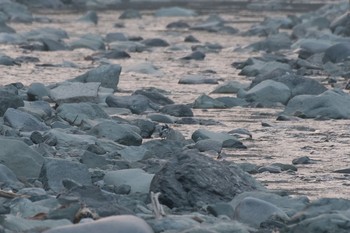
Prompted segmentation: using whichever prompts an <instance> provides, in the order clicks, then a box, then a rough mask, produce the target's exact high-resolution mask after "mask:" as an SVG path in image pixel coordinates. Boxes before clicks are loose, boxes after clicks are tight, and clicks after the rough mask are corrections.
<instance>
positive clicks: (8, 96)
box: [0, 88, 24, 116]
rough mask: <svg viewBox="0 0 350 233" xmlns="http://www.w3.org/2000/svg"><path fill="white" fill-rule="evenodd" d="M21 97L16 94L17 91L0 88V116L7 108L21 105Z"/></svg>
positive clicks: (22, 103) (22, 104)
mask: <svg viewBox="0 0 350 233" xmlns="http://www.w3.org/2000/svg"><path fill="white" fill-rule="evenodd" d="M23 106H24V102H23V99H22V98H21V97H20V96H18V95H17V91H15V92H12V91H9V90H6V89H5V88H1V89H0V116H3V115H4V113H5V112H6V110H7V109H8V108H15V109H16V108H18V107H23Z"/></svg>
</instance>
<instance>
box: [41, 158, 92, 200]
mask: <svg viewBox="0 0 350 233" xmlns="http://www.w3.org/2000/svg"><path fill="white" fill-rule="evenodd" d="M39 179H40V180H41V182H42V183H43V185H44V188H45V189H46V190H52V191H54V192H56V193H59V192H62V191H63V190H64V186H63V184H62V181H63V180H65V179H71V180H74V181H76V182H78V183H79V184H82V185H91V177H90V173H89V171H88V168H87V167H86V166H85V165H84V164H81V163H77V162H72V161H68V160H64V159H52V158H50V159H49V158H47V159H46V160H45V162H44V164H43V167H42V169H41V173H40V177H39Z"/></svg>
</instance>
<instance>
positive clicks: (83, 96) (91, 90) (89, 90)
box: [50, 82, 101, 105]
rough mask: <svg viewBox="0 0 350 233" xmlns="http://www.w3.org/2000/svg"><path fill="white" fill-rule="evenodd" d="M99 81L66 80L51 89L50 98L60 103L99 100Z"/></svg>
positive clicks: (95, 101)
mask: <svg viewBox="0 0 350 233" xmlns="http://www.w3.org/2000/svg"><path fill="white" fill-rule="evenodd" d="M100 85H101V83H99V82H88V83H80V82H64V83H62V84H60V85H59V86H58V87H55V88H53V89H51V90H50V98H51V99H52V100H53V101H54V102H56V103H57V104H58V105H60V104H63V103H78V102H93V103H97V102H98V89H99V87H100Z"/></svg>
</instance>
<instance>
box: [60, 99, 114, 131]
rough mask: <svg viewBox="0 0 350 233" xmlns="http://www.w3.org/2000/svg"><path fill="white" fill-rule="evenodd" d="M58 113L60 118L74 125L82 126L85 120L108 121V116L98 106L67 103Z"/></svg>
mask: <svg viewBox="0 0 350 233" xmlns="http://www.w3.org/2000/svg"><path fill="white" fill-rule="evenodd" d="M56 113H57V115H58V116H59V117H61V118H62V119H64V120H65V121H67V122H69V123H70V124H72V125H77V126H79V125H81V124H82V122H83V121H84V120H87V119H89V120H94V119H100V118H103V119H108V118H109V116H108V114H107V113H106V112H105V111H104V110H103V109H102V108H101V107H100V106H99V105H97V104H93V103H67V104H61V105H60V106H59V107H58V108H57V109H56Z"/></svg>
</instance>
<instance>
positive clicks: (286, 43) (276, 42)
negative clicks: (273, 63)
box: [248, 33, 292, 52]
mask: <svg viewBox="0 0 350 233" xmlns="http://www.w3.org/2000/svg"><path fill="white" fill-rule="evenodd" d="M291 46H292V41H291V39H290V38H289V36H288V35H287V34H286V33H280V34H276V35H271V36H268V37H267V38H266V39H265V40H262V41H259V42H255V43H253V44H251V45H249V46H248V48H251V49H253V50H254V51H259V50H264V51H267V52H273V51H278V50H281V49H290V47H291Z"/></svg>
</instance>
